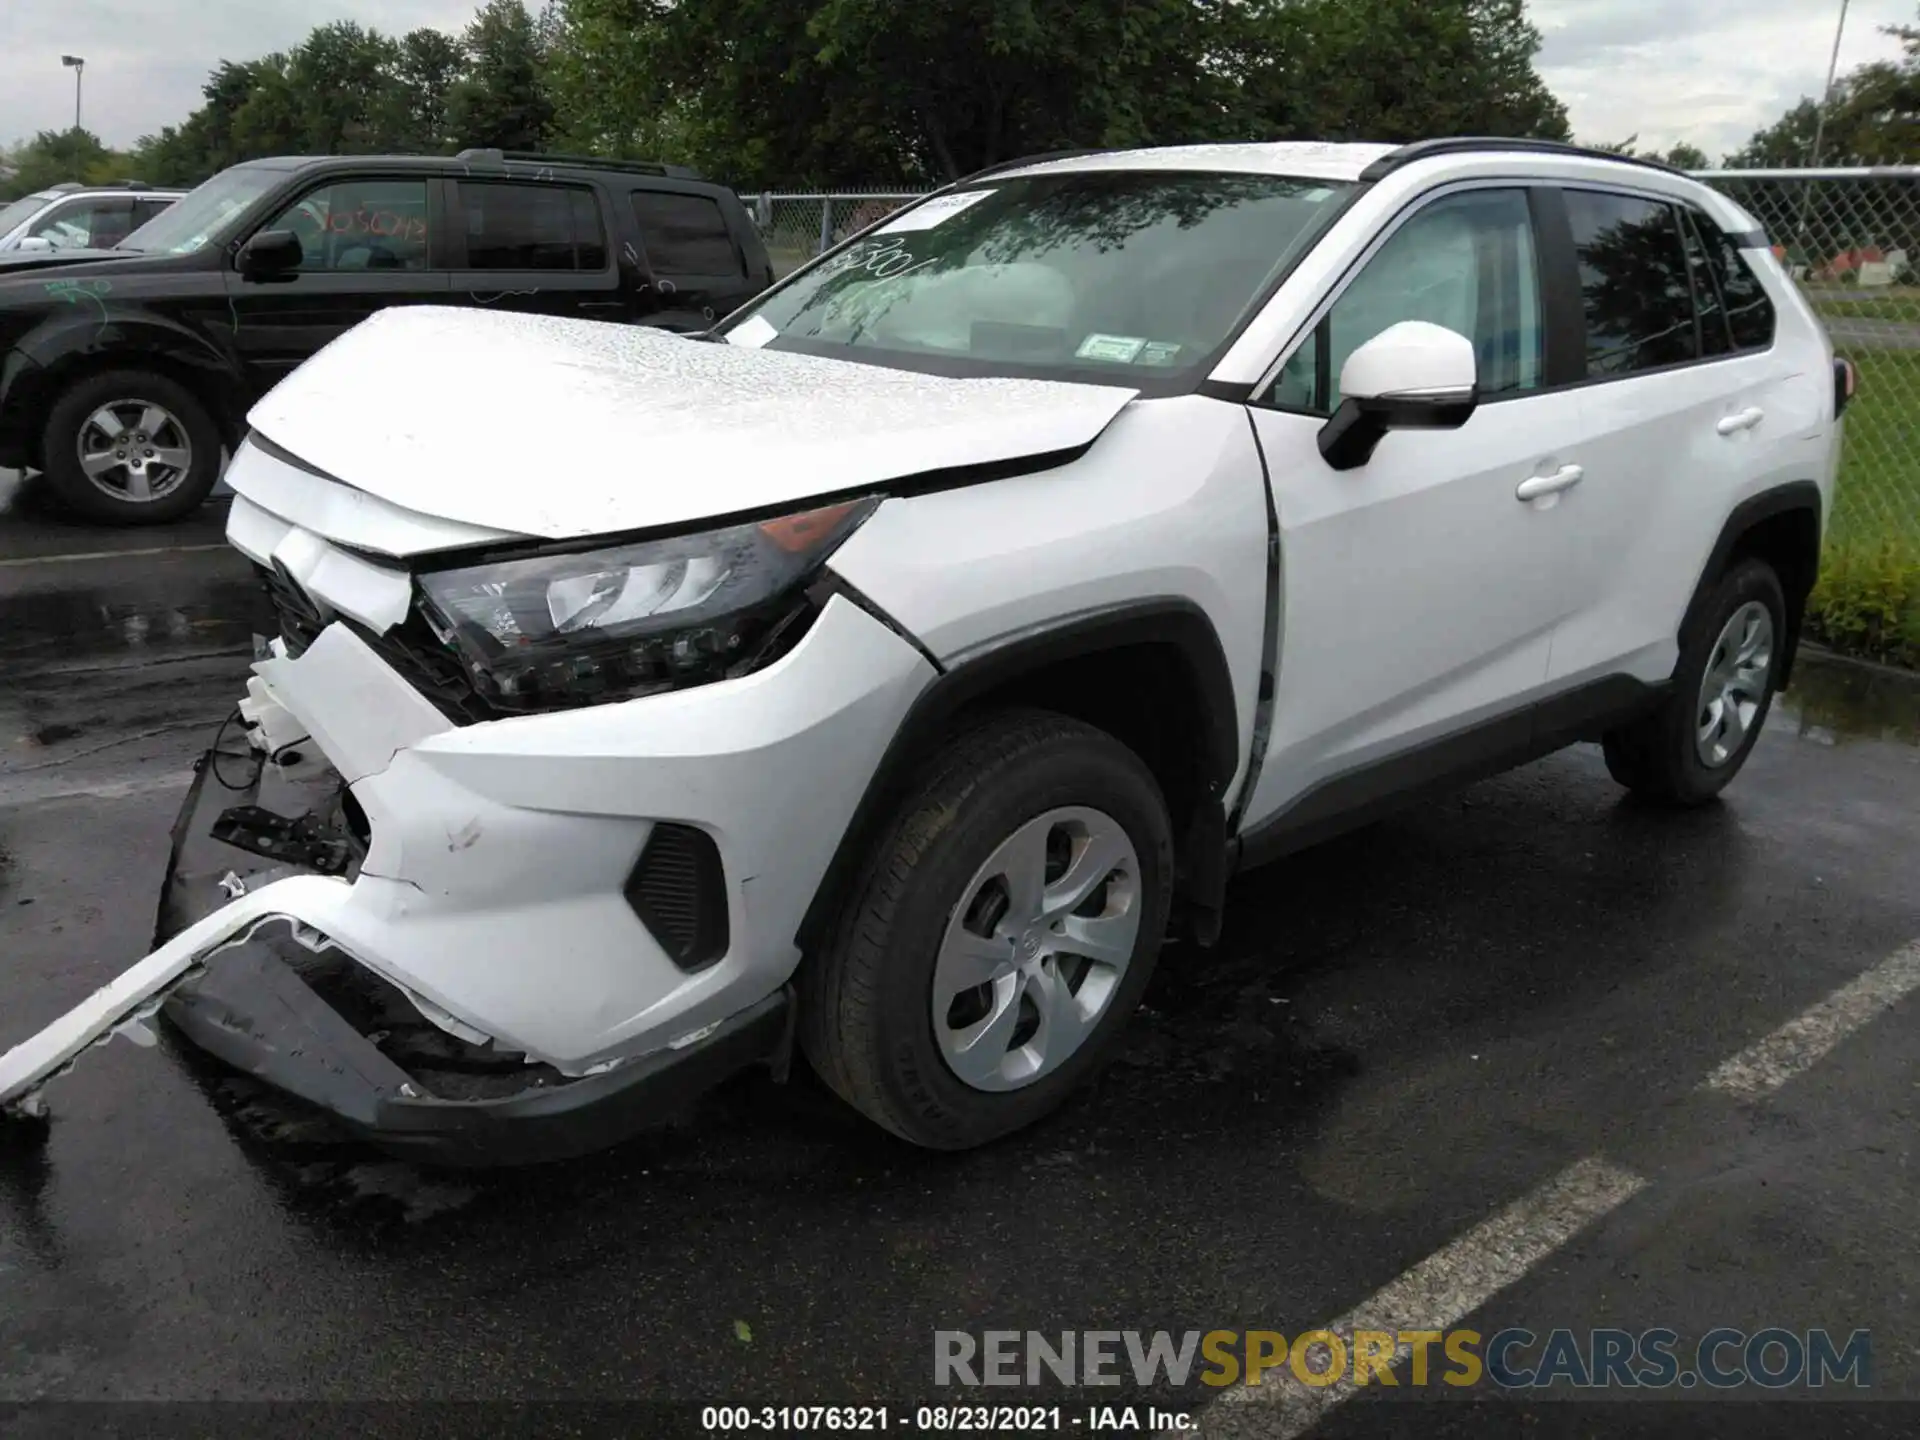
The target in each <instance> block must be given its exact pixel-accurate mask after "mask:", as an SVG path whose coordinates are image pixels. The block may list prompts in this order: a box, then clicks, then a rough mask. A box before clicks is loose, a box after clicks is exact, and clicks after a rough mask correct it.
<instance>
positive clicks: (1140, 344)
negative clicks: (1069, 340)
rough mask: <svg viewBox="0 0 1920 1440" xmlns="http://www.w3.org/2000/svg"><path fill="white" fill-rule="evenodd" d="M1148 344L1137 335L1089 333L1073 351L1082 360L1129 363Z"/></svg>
mask: <svg viewBox="0 0 1920 1440" xmlns="http://www.w3.org/2000/svg"><path fill="white" fill-rule="evenodd" d="M1146 345H1147V342H1146V341H1145V340H1143V339H1141V338H1140V337H1139V336H1137V335H1089V336H1087V338H1086V339H1084V340H1082V341H1081V342H1080V348H1079V349H1078V350H1076V351H1074V352H1073V353H1074V354H1075V355H1076V356H1078V357H1079V358H1080V359H1082V360H1112V361H1115V362H1117V363H1118V364H1121V365H1129V364H1132V363H1133V359H1134V357H1135V356H1137V355H1138V354H1139V353H1140V352H1141V351H1142V350H1144V349H1145V348H1146Z"/></svg>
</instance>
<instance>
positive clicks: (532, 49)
mask: <svg viewBox="0 0 1920 1440" xmlns="http://www.w3.org/2000/svg"><path fill="white" fill-rule="evenodd" d="M548 28H551V27H550V26H549V27H548ZM462 46H463V49H464V50H465V53H466V57H467V73H466V77H465V78H464V79H462V80H461V81H460V82H459V83H458V84H456V85H454V86H453V87H452V90H451V93H450V96H449V99H448V104H447V111H448V127H449V129H450V130H451V131H452V133H453V135H454V136H455V137H456V138H457V140H458V143H459V144H461V145H490V146H498V147H499V148H501V149H503V150H538V149H540V148H541V147H542V146H544V145H545V144H546V140H547V134H548V132H549V131H550V130H551V129H552V127H553V102H552V100H551V99H550V98H549V97H548V95H547V90H546V83H545V77H544V70H545V61H546V56H545V52H544V49H543V45H542V29H541V27H540V26H539V25H537V24H536V23H535V21H534V17H533V16H532V15H530V14H528V13H527V8H526V6H525V5H523V4H522V3H521V0H487V3H486V4H485V5H484V6H482V7H481V9H480V13H479V14H478V15H476V16H475V17H474V20H473V23H472V24H471V25H469V26H467V31H466V35H465V37H464V38H463V40H462Z"/></svg>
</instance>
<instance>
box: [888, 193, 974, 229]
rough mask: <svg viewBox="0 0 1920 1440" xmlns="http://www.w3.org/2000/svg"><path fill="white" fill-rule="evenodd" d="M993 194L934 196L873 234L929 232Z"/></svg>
mask: <svg viewBox="0 0 1920 1440" xmlns="http://www.w3.org/2000/svg"><path fill="white" fill-rule="evenodd" d="M993 193H994V192H993V191H991V190H968V191H966V192H965V193H964V194H960V195H936V196H935V197H934V198H933V199H931V200H929V201H927V202H926V203H925V204H924V205H916V206H914V207H913V209H911V210H909V211H908V212H907V213H906V214H904V215H902V216H901V217H900V218H899V219H898V220H889V221H888V222H887V223H886V224H884V225H882V226H881V227H880V228H879V229H878V230H876V231H874V232H873V233H874V234H876V235H897V234H899V233H900V232H902V231H904V230H931V229H933V227H934V226H936V225H938V224H941V223H942V222H943V221H947V220H951V219H952V218H953V217H954V216H956V215H958V214H960V213H961V212H962V211H965V210H971V209H972V208H973V207H974V206H976V205H978V204H979V203H980V202H981V201H982V200H984V199H986V198H987V197H988V196H989V195H991V194H993Z"/></svg>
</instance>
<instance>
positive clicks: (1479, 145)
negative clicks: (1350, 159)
mask: <svg viewBox="0 0 1920 1440" xmlns="http://www.w3.org/2000/svg"><path fill="white" fill-rule="evenodd" d="M1476 151H1478V152H1482V153H1484V152H1488V151H1491V152H1494V153H1502V152H1504V153H1509V154H1521V155H1578V156H1580V157H1581V158H1582V159H1586V160H1613V161H1616V162H1618V163H1619V164H1622V165H1639V166H1642V167H1644V168H1645V169H1648V170H1663V171H1665V172H1666V173H1667V174H1669V175H1684V174H1686V173H1687V172H1686V171H1684V170H1682V169H1680V168H1679V167H1678V166H1677V165H1669V164H1667V162H1666V161H1664V160H1655V159H1653V158H1652V157H1651V156H1645V155H1616V154H1614V152H1613V151H1611V150H1595V149H1593V148H1591V147H1590V146H1586V145H1567V144H1563V143H1562V142H1561V141H1558V140H1515V139H1503V138H1499V137H1495V136H1471V135H1456V136H1449V137H1447V138H1445V139H1441V140H1416V141H1414V142H1413V143H1412V144H1411V145H1402V146H1401V147H1400V148H1399V149H1398V150H1395V151H1393V152H1392V153H1391V154H1389V155H1382V156H1381V157H1380V158H1379V159H1378V160H1376V161H1374V162H1373V163H1372V164H1371V165H1369V166H1367V168H1366V169H1364V170H1362V171H1361V172H1360V178H1361V179H1362V180H1363V181H1367V182H1369V183H1371V182H1372V181H1375V180H1382V179H1385V178H1386V177H1387V176H1388V175H1391V174H1392V173H1393V172H1394V171H1396V170H1398V169H1399V168H1400V167H1401V166H1403V165H1411V164H1413V163H1414V162H1415V161H1416V160H1430V159H1432V158H1433V157H1434V156H1436V155H1469V154H1473V153H1474V152H1476Z"/></svg>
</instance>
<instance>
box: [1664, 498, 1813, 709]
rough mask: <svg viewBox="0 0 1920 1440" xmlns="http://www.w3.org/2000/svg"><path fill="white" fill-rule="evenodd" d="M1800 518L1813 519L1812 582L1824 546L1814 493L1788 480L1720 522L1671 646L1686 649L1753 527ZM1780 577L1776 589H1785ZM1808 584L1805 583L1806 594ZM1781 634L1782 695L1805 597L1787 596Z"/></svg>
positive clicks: (1789, 675)
mask: <svg viewBox="0 0 1920 1440" xmlns="http://www.w3.org/2000/svg"><path fill="white" fill-rule="evenodd" d="M1795 512H1805V513H1807V514H1810V515H1811V516H1812V517H1813V531H1814V541H1813V574H1814V575H1815V576H1817V574H1818V570H1819V564H1820V547H1821V544H1822V542H1823V541H1824V540H1825V538H1826V537H1825V532H1824V525H1823V523H1822V522H1823V518H1824V512H1823V506H1822V498H1821V493H1820V487H1819V486H1818V485H1817V484H1815V483H1814V482H1813V481H1811V480H1790V481H1788V482H1787V483H1786V484H1784V485H1778V486H1775V487H1773V488H1772V489H1769V490H1762V491H1761V492H1760V493H1759V494H1757V495H1750V496H1748V497H1747V498H1746V499H1745V500H1742V501H1741V502H1740V503H1739V504H1738V505H1736V506H1734V507H1733V510H1732V511H1731V512H1730V513H1729V514H1728V516H1727V519H1726V522H1725V523H1724V524H1723V525H1722V526H1721V527H1720V534H1719V535H1718V536H1717V537H1716V538H1715V540H1714V542H1713V549H1712V550H1711V551H1710V552H1709V553H1708V556H1707V563H1706V564H1705V565H1704V566H1702V567H1701V570H1700V578H1699V580H1698V581H1697V582H1696V583H1695V585H1694V589H1693V595H1692V597H1691V598H1690V599H1689V600H1688V601H1687V608H1686V612H1685V614H1684V615H1683V616H1682V617H1681V620H1680V628H1679V631H1678V633H1677V636H1676V638H1677V640H1678V641H1679V643H1680V645H1681V646H1682V647H1684V646H1685V645H1686V637H1687V636H1688V635H1690V634H1692V633H1693V630H1694V628H1695V627H1696V626H1697V625H1699V624H1700V623H1701V622H1702V617H1703V616H1704V615H1705V613H1706V607H1707V604H1708V602H1709V601H1710V600H1711V599H1712V598H1713V590H1714V587H1715V586H1716V585H1718V584H1719V582H1720V578H1721V576H1723V575H1725V574H1726V572H1727V565H1728V563H1729V562H1730V561H1731V559H1732V557H1733V554H1734V551H1735V549H1736V548H1737V547H1738V546H1739V544H1740V542H1741V540H1743V539H1744V538H1745V537H1746V536H1747V534H1748V533H1749V532H1751V531H1752V530H1753V529H1754V527H1755V526H1757V525H1759V524H1761V523H1762V522H1764V521H1767V520H1771V519H1774V518H1775V517H1777V516H1780V515H1789V514H1793V513H1795ZM1784 579H1785V577H1782V582H1783V583H1782V589H1786V586H1785V583H1784ZM1811 584H1812V580H1811V578H1810V579H1809V588H1811ZM1786 598H1787V624H1786V634H1785V636H1784V637H1783V638H1782V644H1781V654H1780V682H1779V688H1781V689H1783V690H1784V689H1785V688H1786V686H1787V682H1788V680H1789V679H1791V678H1792V675H1793V661H1794V657H1795V655H1796V654H1797V653H1798V651H1799V648H1800V630H1801V622H1802V619H1803V617H1804V613H1805V609H1806V604H1805V602H1806V596H1805V595H1804V594H1802V595H1794V594H1793V593H1791V592H1789V593H1788V594H1787V597H1786Z"/></svg>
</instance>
